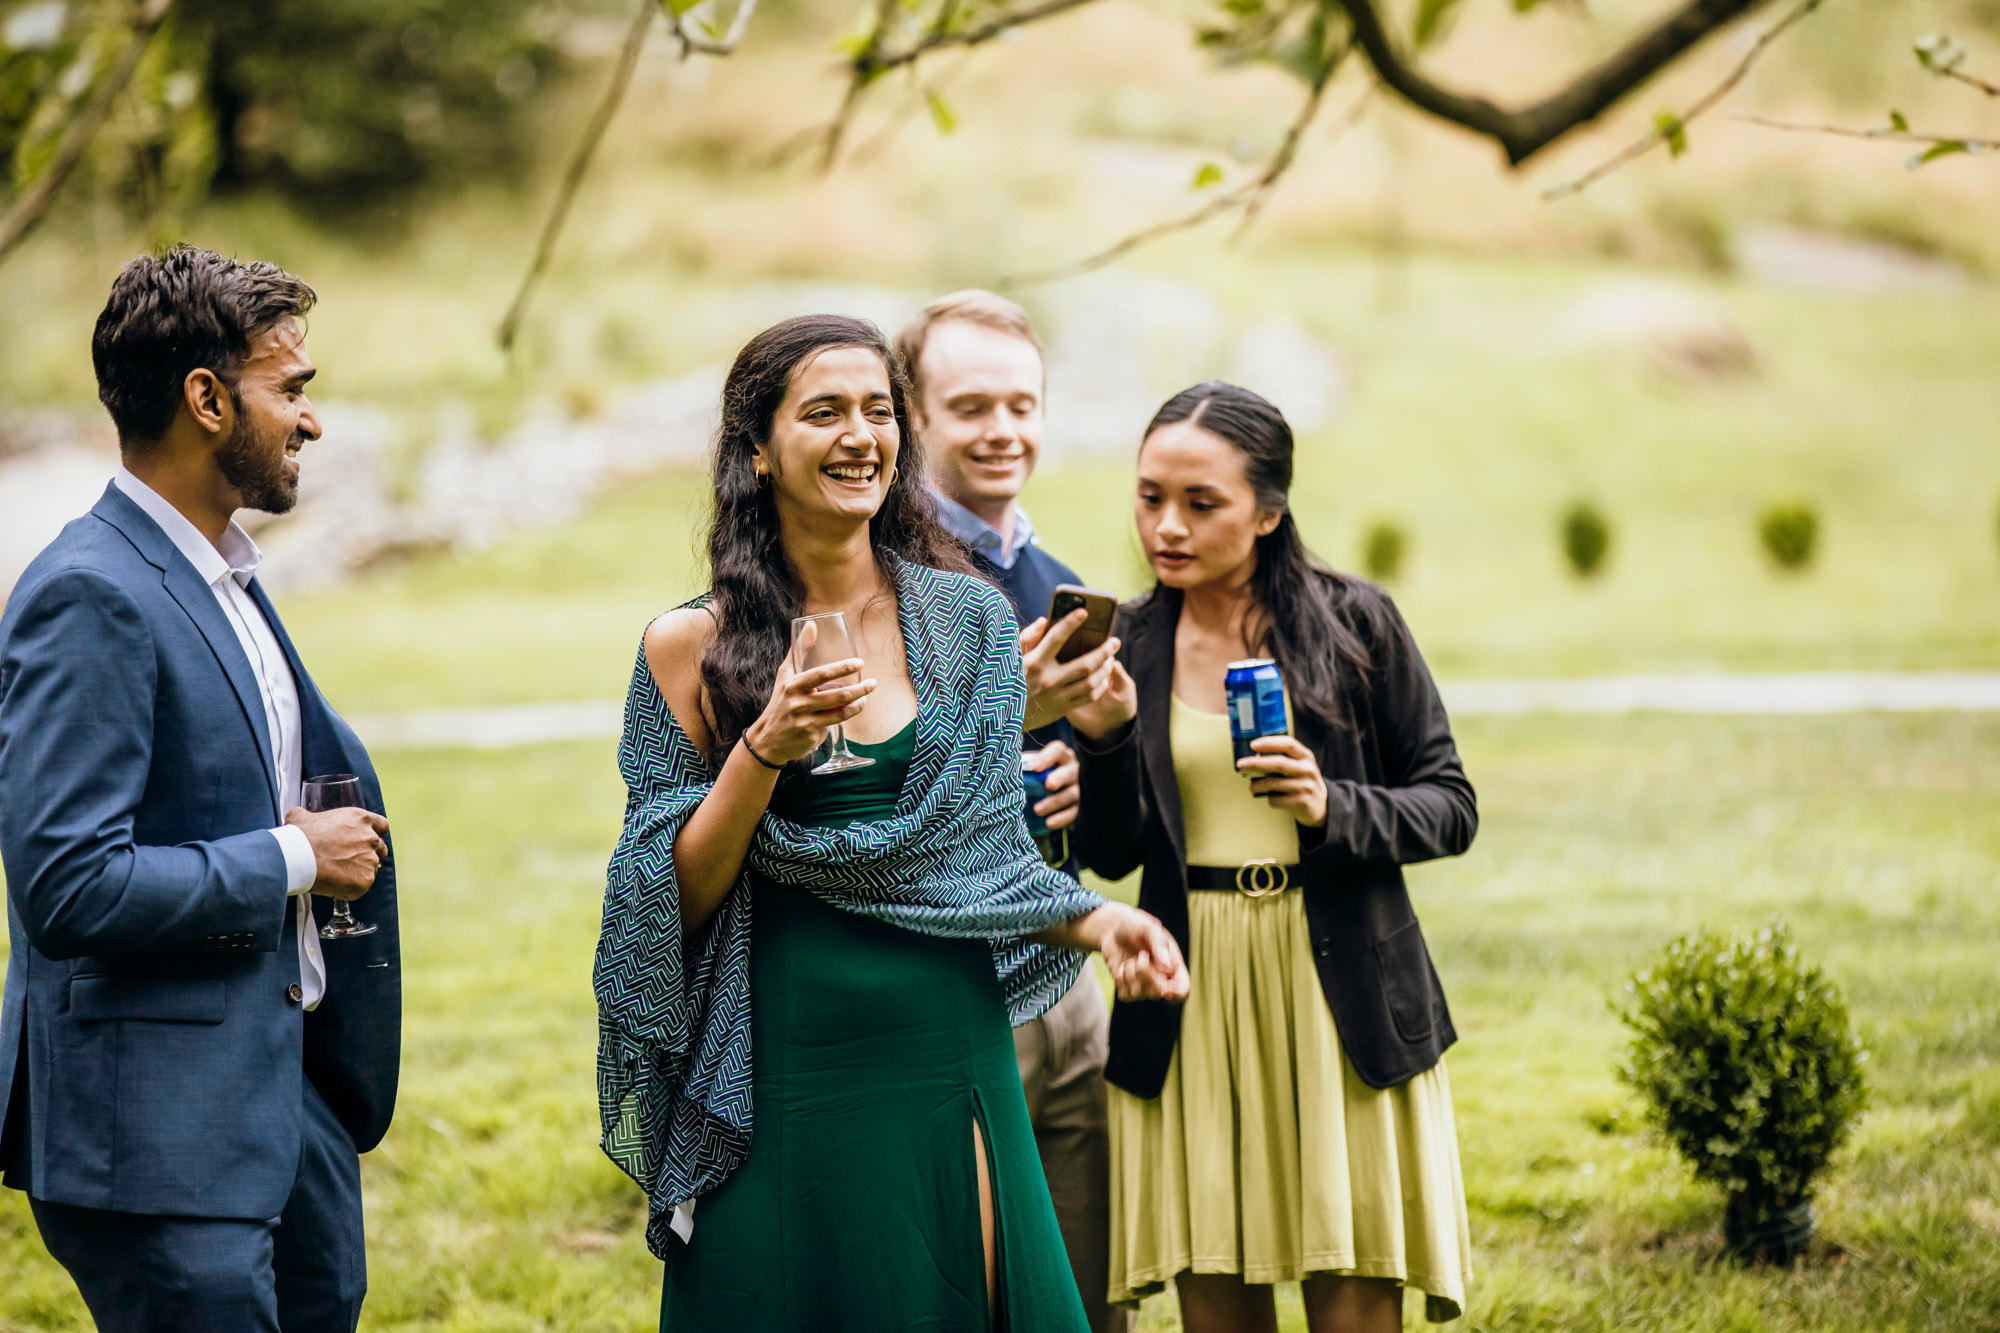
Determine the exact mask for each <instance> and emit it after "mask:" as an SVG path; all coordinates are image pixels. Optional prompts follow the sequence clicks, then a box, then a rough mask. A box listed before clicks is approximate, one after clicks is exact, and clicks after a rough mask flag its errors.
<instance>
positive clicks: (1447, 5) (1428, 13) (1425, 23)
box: [1410, 0, 1459, 46]
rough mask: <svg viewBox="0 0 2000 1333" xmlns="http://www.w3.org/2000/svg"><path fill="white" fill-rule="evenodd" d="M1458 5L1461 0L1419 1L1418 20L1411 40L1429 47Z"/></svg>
mask: <svg viewBox="0 0 2000 1333" xmlns="http://www.w3.org/2000/svg"><path fill="white" fill-rule="evenodd" d="M1458 4H1459V0H1417V19H1416V23H1415V24H1414V25H1413V26H1412V27H1411V29H1410V40H1411V41H1413V42H1415V43H1416V44H1417V45H1418V46H1429V45H1430V44H1431V43H1432V42H1433V41H1435V40H1437V36H1438V30H1439V29H1440V28H1442V27H1443V26H1444V21H1445V20H1446V19H1447V18H1449V17H1451V11H1452V10H1454V9H1456V8H1458Z"/></svg>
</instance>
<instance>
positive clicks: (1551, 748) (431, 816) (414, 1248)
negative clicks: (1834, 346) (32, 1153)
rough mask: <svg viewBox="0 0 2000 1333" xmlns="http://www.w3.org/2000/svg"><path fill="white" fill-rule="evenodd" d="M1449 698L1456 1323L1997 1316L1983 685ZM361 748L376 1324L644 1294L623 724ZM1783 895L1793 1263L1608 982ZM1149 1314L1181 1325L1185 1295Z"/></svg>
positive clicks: (1448, 971)
mask: <svg viewBox="0 0 2000 1333" xmlns="http://www.w3.org/2000/svg"><path fill="white" fill-rule="evenodd" d="M1459 732H1460V739H1461V743H1462V745H1463V748H1464V750H1465V753H1466V760H1467V764H1468V766H1469V768H1470V770H1471V772H1472V775H1473V777H1474V779H1475V781H1476V782H1477V783H1478V785H1479V788H1480V791H1481V796H1482V806H1483V809H1484V827H1483V829H1482V832H1481V835H1480V839H1479V841H1478V843H1477V844H1476V845H1475V846H1474V848H1473V851H1472V853H1471V854H1470V855H1469V856H1467V857H1465V858H1464V859H1462V860H1459V861H1455V862H1449V863H1445V864H1441V865H1438V866H1434V867H1429V868H1424V869H1421V870H1419V871H1417V872H1415V874H1414V876H1413V887H1414V892H1415V895H1416V899H1417V903H1418V908H1419V911H1420V912H1421V913H1422V915H1423V917H1424V921H1425V927H1426V930H1427V932H1428V933H1429V935H1430V937H1431V940H1432V945H1433V949H1434V951H1435V953H1436V956H1437V961H1438V966H1439V970H1440V971H1441V973H1442V975H1443V978H1444V982H1445V986H1446V989H1447V991H1448V992H1449V994H1450V996H1451V999H1452V1002H1453V1008H1454V1015H1455V1018H1456V1020H1457V1024H1458V1027H1459V1029H1460V1031H1461V1033H1462V1034H1463V1039H1462V1042H1461V1044H1460V1045H1459V1047H1458V1048H1457V1049H1456V1050H1455V1051H1454V1052H1453V1054H1452V1057H1451V1059H1452V1081H1453V1086H1454V1089H1455V1093H1456V1097H1457V1105H1458V1112H1459V1128H1460V1134H1461V1138H1462V1143H1463V1151H1464V1158H1465V1168H1466V1181H1467V1190H1468V1194H1469V1198H1470V1203H1471V1211H1472V1227H1473V1241H1474V1248H1475V1261H1476V1264H1477V1266H1478V1274H1477V1277H1476V1279H1475V1281H1474V1284H1473V1289H1472V1307H1471V1310H1470V1317H1469V1319H1468V1321H1467V1327H1470V1328H1475V1329H1495V1330H1500V1329H1505V1330H1509V1331H1510V1333H1511V1331H1513V1330H1524V1329H1525V1330H1538V1329H1548V1330H1558V1329H1560V1330H1597V1329H1605V1330H1609V1329H1614V1328H1616V1329H1646V1330H1653V1329H1661V1330H1669V1329H1672V1330H1679V1329H1686V1330H1702V1331H1703V1333H1706V1331H1708V1330H1716V1329H1729V1330H1743V1331H1745V1333H1748V1331H1749V1330H1771V1331H1772V1333H1779V1331H1781V1330H1782V1331H1784V1333H1793V1331H1798V1333H1804V1331H1805V1330H1834V1329H1896V1330H1903V1329H1909V1330H1915V1329H1934V1330H1953V1331H1954V1333H1957V1331H1959V1330H1968V1329H1981V1328H1991V1327H1994V1324H1995V1312H1996V1311H2000V1067H1996V1058H2000V991H1996V990H1995V988H1994V987H1993V984H1992V978H1993V976H1994V975H1995V973H1996V970H2000V943H1996V927H2000V908H1996V905H1995V903H1996V900H1995V897H1994V893H1993V890H1994V887H1995V882H1996V879H2000V825H1996V823H1995V821H1994V820H1993V819H1992V811H1993V809H1994V808H1995V802H1996V800H2000V720H1988V719H1973V718H1965V717H1938V718H1931V717H1911V718H1888V717H1852V718H1825V719H1796V720H1753V719H1688V718H1664V717H1657V718H1656V717H1640V718H1618V719H1614V718H1596V719H1551V718H1538V719H1515V720H1506V721H1498V720H1469V721H1467V722H1465V723H1463V724H1461V726H1460V728H1459ZM382 758H383V776H384V782H385V785H386V787H387V790H388V794H389V797H390V801H391V804H392V809H393V810H394V812H395V818H396V824H397V829H398V833H399V843H398V847H399V851H400V853H401V855H402V857H403V861H404V871H403V880H404V885H405V896H404V911H405V925H404V931H405V950H406V965H407V971H408V980H407V988H408V1019H407V1028H406V1032H407V1035H406V1039H405V1054H404V1074H403V1093H402V1101H401V1106H400V1110H399V1112H398V1115H397V1120H396V1125H395V1128H394V1129H393V1130H392V1131H391V1133H390V1135H389V1138H388V1140H387V1141H386V1143H385V1144H384V1145H383V1147H382V1148H381V1149H380V1150H379V1151H377V1152H375V1153H373V1154H371V1155H370V1156H369V1157H368V1158H367V1159H365V1162H364V1184H365V1188H366V1193H367V1207H368V1217H369V1233H370V1235H369V1245H370V1269H371V1273H372V1294H371V1296H370V1299H369V1305H368V1311H367V1317H366V1326H367V1327H369V1328H371V1329H381V1330H388V1329H401V1328H424V1329H461V1330H488V1329H493V1330H511V1329H520V1330H529V1329H554V1330H595V1329H642V1328H648V1327H651V1326H652V1321H653V1319H654V1317H655V1310H656V1301H657V1294H658V1293H657V1279H658V1268H657V1266H656V1265H655V1264H654V1262H653V1261H652V1260H651V1259H650V1257H649V1256H648V1255H647V1254H646V1253H645V1249H644V1246H643V1243H642V1241H641V1240H640V1235H639V1223H640V1217H641V1205H640V1200H639V1197H638V1193H637V1191H636V1190H635V1189H633V1188H632V1187H631V1186H630V1185H629V1184H627V1183H626V1182H625V1181H624V1179H623V1178H622V1177H621V1176H620V1175H619V1174H618V1173H617V1172H616V1171H615V1169H614V1168H612V1167H611V1166H610V1164H609V1163H608V1162H606V1161H605V1160H604V1159H603V1158H602V1157H601V1156H600V1155H599V1153H598V1151H597V1148H596V1142H595V1139H596V1129H595V1112H594V1106H593V1084H592V1069H593V1041H594V1009H593V1005H592V1001H591V996H590V988H589V971H590V957H591V949H592V945H593V942H594V938H595V933H596V926H597V918H598V911H599V896H600V889H601V880H602V870H603V863H604V859H605V856H606V853H607V852H608V850H609V847H610V844H611V842H612V839H613V838H614V836H615V834H616V830H617V823H618V818H619V813H620V809H621V799H622V791H621V789H620V787H619V784H618V781H617V777H616V774H615V772H614V771H613V767H612V762H611V759H612V756H611V753H610V747H609V746H607V745H603V744H575V745H560V746H545V747H538V748H533V749H523V750H518V751H512V752H503V753H483V754H482V753H465V752H449V751H436V752H400V753H392V754H387V755H384V756H383V757H382ZM1772 913H1782V914H1783V915H1785V916H1786V917H1787V918H1788V919H1789V920H1790V921H1791V922H1792V923H1793V925H1794V926H1795V928H1796V930H1797V932H1798V936H1799V942H1800V944H1801V947H1802V948H1803V949H1804V950H1805V951H1806V952H1807V953H1808V954H1809V955H1810V956H1812V957H1814V958H1817V959H1820V960H1823V961H1824V962H1825V963H1826V965H1827V967H1828V969H1829V971H1830V972H1831V974H1832V976H1833V977H1834V978H1835V979H1836V980H1837V981H1838V982H1839V983H1840V984H1841V985H1842V986H1843V987H1844V989H1845V991H1846V993H1847V995H1848V997H1849V1000H1850V1002H1851V1005H1852V1008H1853V1010H1854V1014H1855V1017H1856V1020H1857V1021H1858V1023H1859V1024H1860V1026H1861V1028H1862V1030H1863V1032H1864V1034H1865V1037H1866V1039H1867V1041H1868V1044H1869V1046H1870V1048H1871V1051H1872V1055H1873V1059H1872V1061H1871V1063H1870V1065H1869V1069H1870V1071H1871V1076H1872V1079H1873V1082H1874V1101H1873V1107H1872V1109H1871V1111H1870V1113H1869V1115H1868V1117H1867V1119H1866V1120H1865V1122H1864V1124H1863V1126H1862V1128H1861V1131H1860V1133H1859V1134H1858V1136H1857V1139H1856V1141H1855V1144H1854V1145H1853V1147H1852V1148H1851V1149H1850V1150H1849V1151H1848V1152H1847V1153H1846V1154H1845V1155H1844V1156H1843V1158H1842V1159H1841V1160H1840V1161H1839V1163H1838V1165H1837V1167H1836V1169H1835V1170H1834V1172H1833V1173H1832V1175H1831V1177H1830V1179H1829V1181H1828V1183H1827V1186H1826V1188H1825V1190H1824V1192H1823V1194H1822V1197H1821V1200H1820V1213H1821V1217H1822V1220H1823V1232H1824V1242H1823V1246H1822V1249H1821V1250H1820V1251H1819V1252H1818V1253H1817V1254H1816V1255H1815V1256H1814V1258H1813V1259H1812V1261H1811V1262H1809V1263H1807V1264H1806V1265H1804V1266H1803V1267H1801V1268H1799V1269H1797V1270H1795V1271H1788V1272H1759V1271H1746V1270H1743V1269H1741V1268H1738V1267H1736V1266H1735V1265H1733V1264H1730V1263H1727V1262H1722V1261H1720V1260H1719V1259H1718V1258H1717V1252H1718V1250H1719V1245H1720V1241H1719V1236H1718V1234H1717V1231H1716V1227H1717V1224H1718V1219H1719V1203H1718V1200H1717V1199H1716V1198H1714V1197H1713V1196H1712V1195H1710V1194H1709V1193H1708V1192H1706V1191H1705V1190H1703V1189H1700V1188H1697V1187H1695V1186H1694V1185H1693V1184H1692V1183H1690V1181H1689V1179H1688V1177H1687V1175H1686V1174H1685V1172H1684V1171H1683V1170H1682V1169H1681V1168H1680V1167H1679V1166H1678V1165H1677V1164H1676V1162H1675V1161H1674V1160H1673V1159H1672V1158H1671V1157H1670V1156H1669V1155H1668V1154H1667V1153H1666V1152H1665V1151H1664V1150H1662V1149H1661V1148H1660V1147H1658V1146H1657V1145H1656V1144H1655V1143H1654V1142H1653V1141H1652V1140H1650V1139H1649V1137H1648V1136H1647V1135H1646V1134H1645V1133H1644V1132H1643V1131H1642V1130H1640V1129H1639V1128H1638V1127H1637V1126H1636V1122H1635V1117H1634V1107H1633V1105H1632V1104H1631V1103H1630V1101H1629V1100H1628V1099H1627V1098H1626V1096H1625V1095H1624V1094H1623V1093H1622V1092H1621V1090H1620V1088H1619V1086H1618V1085H1617V1084H1616V1082H1615V1081H1614V1080H1613V1078H1612V1076H1611V1067H1612V1065H1613V1064H1614V1062H1615V1061H1616V1059H1617V1058H1618V1054H1619V1051H1620V1047H1621V1036H1620V1029H1619V1027H1618V1025H1617V1024H1616V1022H1615V1020H1614V1019H1613V1018H1612V1016H1611V1014H1610V1013H1609V1010H1608V1007H1607V1000H1608V997H1609V996H1611V995H1612V994H1613V993H1614V992H1615V991H1616V990H1617V988H1618V986H1619V984H1620V981H1621V979H1622V978H1623V977H1624V976H1625V975H1626V974H1627V973H1628V972H1629V971H1630V970H1631V969H1632V968H1634V967H1635V966H1637V965H1638V964H1639V963H1640V962H1641V961H1642V960H1643V959H1644V958H1645V957H1646V955H1647V954H1649V953H1650V951H1652V950H1653V949H1655V948H1656V947H1657V946H1658V945H1659V944H1661V943H1662V942H1664V940H1665V939H1667V938H1668V937H1669V936H1671V935H1673V934H1675V933H1678V932H1680V931H1682V930H1684V929H1687V928H1690V927H1692V926H1695V925H1697V924H1711V925H1732V924H1744V923H1754V922H1757V921H1760V920H1762V919H1764V918H1765V917H1766V916H1768V915H1770V914H1772ZM362 915H363V916H364V917H365V916H366V911H365V903H364V904H363V911H362ZM0 1271H5V1272H6V1273H8V1274H9V1278H8V1280H7V1281H6V1282H4V1283H0V1328H35V1329H42V1328H58V1329H69V1328H84V1327H87V1325H86V1324H85V1323H84V1321H83V1314H82V1310H81V1307H80V1305H79V1304H78V1303H77V1301H76V1300H75V1297H74V1295H73V1294H72V1293H71V1292H70V1290H69V1288H68V1284H67V1282H66V1280H65V1278H64V1275H63V1274H62V1273H61V1272H60V1270H58V1269H56V1268H55V1267H54V1265H53V1264H52V1263H51V1262H50V1261H49V1260H48V1259H47V1258H46V1257H45V1256H44V1255H43V1254H42V1252H41V1250H40V1247H39V1245H38V1243H37V1242H36V1240H35V1239H34V1233H33V1230H32V1224H31V1222H30V1220H29V1217H28V1213H27V1209H26V1207H25V1205H24V1203H23V1200H22V1199H21V1197H20V1196H19V1195H15V1194H6V1195H4V1196H0ZM1293 1308H1295V1306H1294V1307H1293ZM1146 1319H1147V1327H1148V1328H1149V1329H1166V1328H1172V1327H1174V1326H1175V1325H1174V1317H1173V1311H1172V1304H1171V1302H1170V1301H1161V1300H1156V1301H1154V1302H1153V1303H1152V1304H1151V1305H1150V1306H1149V1307H1148V1309H1147V1314H1146ZM1294 1326H1296V1319H1295V1317H1294Z"/></svg>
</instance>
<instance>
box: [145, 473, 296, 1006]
mask: <svg viewBox="0 0 2000 1333" xmlns="http://www.w3.org/2000/svg"><path fill="white" fill-rule="evenodd" d="M115 484H116V485H117V487H118V489H119V490H121V491H123V492H124V493H125V495H126V497H127V498H128V499H130V500H131V501H132V503H133V504H136V505H138V506H139V508H141V509H143V510H145V512H146V517H148V518H150V519H152V520H153V522H155V523H157V524H158V525H159V527H160V531H162V532H164V533H165V534H166V535H167V540H168V541H170V542H172V543H173V544H174V548H175V549H176V550H178V551H179V552H180V553H181V555H182V556H183V557H184V558H185V559H186V560H187V562H188V563H189V564H190V565H193V566H194V572H195V576H196V577H197V578H199V579H200V580H201V581H202V582H203V583H206V584H207V585H208V589H209V591H210V592H212V593H214V594H215V600H216V601H217V602H218V603H219V604H220V605H221V607H222V614H223V617H224V618H225V619H227V620H228V621H229V625H230V628H231V629H234V630H235V631H236V641H237V642H238V643H239V644H241V645H242V648H243V655H244V657H246V658H248V659H249V662H250V674H251V675H253V676H255V677H256V678H257V692H258V693H259V694H260V695H262V696H263V700H264V722H265V725H266V727H267V728H268V729H269V731H270V734H271V749H272V751H273V753H272V755H271V756H270V759H271V771H272V774H273V778H274V780H275V782H276V784H277V790H278V809H279V810H280V811H281V812H282V811H285V810H289V809H291V808H292V807H293V806H295V805H297V804H299V799H300V789H301V788H302V787H303V785H304V774H303V771H302V770H303V765H304V755H303V751H302V749H301V744H300V740H299V733H300V730H301V728H302V723H301V722H300V720H299V689H298V682H297V681H295V680H293V679H292V668H291V664H290V663H288V662H287V661H286V660H285V650H284V649H283V648H281V647H280V646H279V645H278V636H277V635H275V634H273V633H272V632H271V626H270V623H269V622H268V621H266V620H265V619H264V613H263V612H262V611H261V610H259V609H258V607H257V602H256V600H255V599H254V598H252V597H251V596H250V593H249V592H248V589H249V587H250V580H251V579H253V578H255V577H257V568H258V566H259V565H261V564H262V563H263V562H264V553H263V552H262V551H260V550H258V549H257V543H255V542H253V541H251V540H250V534H249V533H247V532H245V531H243V529H242V528H241V527H239V526H238V525H237V524H236V523H234V522H231V523H230V525H229V530H228V531H227V532H224V533H223V534H222V541H221V543H220V545H219V546H217V545H211V544H210V543H209V540H208V538H206V537H204V536H202V535H201V530H200V529H199V528H197V527H195V525H194V524H193V523H190V522H189V521H188V518H187V515H185V514H183V513H181V511H180V510H178V509H176V508H174V507H173V505H171V504H169V503H168V502H167V501H166V499H165V498H164V497H163V496H161V494H160V493H159V492H158V491H156V490H154V489H153V488H152V487H151V486H148V485H147V484H146V483H145V482H143V481H141V480H139V479H138V478H137V477H135V476H133V475H132V473H131V472H130V471H128V470H127V469H125V468H122V467H121V468H119V469H118V475H117V477H116V479H115ZM271 836H272V837H274V838H276V839H277V840H278V847H279V848H280V849H281V850H282V851H283V852H284V854H285V880H286V883H285V891H286V893H287V894H288V895H289V896H291V897H293V898H295V899H297V900H298V906H297V908H296V911H295V917H296V922H297V926H298V933H299V989H301V990H302V991H304V992H305V1007H306V1008H308V1009H312V1008H314V1007H316V1006H317V1005H318V1004H319V1002H320V1000H321V998H322V997H324V996H325V994H326V959H325V958H324V957H323V956H322V955H321V953H320V948H319V931H318V930H316V929H314V923H313V914H312V906H311V902H310V895H309V892H308V891H309V890H310V889H311V888H312V886H313V881H314V880H316V879H317V878H318V877H319V864H318V860H317V858H316V857H314V855H313V849H312V843H311V842H309V841H308V840H307V839H306V835H305V831H304V830H303V829H300V828H296V827H294V826H292V825H289V824H285V825H280V826H279V827H277V828H274V829H272V830H271Z"/></svg>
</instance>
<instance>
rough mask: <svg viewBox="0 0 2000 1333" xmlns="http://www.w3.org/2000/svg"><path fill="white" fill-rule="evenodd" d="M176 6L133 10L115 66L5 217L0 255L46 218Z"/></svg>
mask: <svg viewBox="0 0 2000 1333" xmlns="http://www.w3.org/2000/svg"><path fill="white" fill-rule="evenodd" d="M173 7H174V0H144V3H142V4H141V5H140V6H139V7H138V9H137V10H136V11H135V12H134V13H133V15H132V22H131V27H130V29H129V30H128V31H127V32H126V34H125V45H124V47H123V48H122V49H121V50H120V51H119V52H118V59H117V60H116V61H115V62H114V63H113V64H112V67H111V71H110V72H109V73H108V74H106V75H105V76H104V77H103V78H102V79H100V80H98V83H97V86H96V87H95V88H93V89H91V93H90V97H89V99H88V100H87V101H85V102H84V104H83V106H82V108H81V109H80V110H79V111H77V113H76V115H75V116H74V118H73V119H71V121H70V123H69V128H68V129H66V130H65V131H64V132H63V137H62V142H61V143H60V144H59V145H58V146H57V148H56V152H55V156H54V157H52V158H50V159H49V164H48V166H46V167H44V168H43V169H42V174H41V175H39V176H37V177H36V178H35V180H34V183H33V184H31V185H30V186H28V188H27V191H26V192H25V193H23V194H22V196H21V197H20V198H19V199H17V200H15V201H14V206H13V207H12V208H10V209H8V210H7V215H6V216H5V217H4V218H0V259H4V258H5V257H6V256H7V254H8V252H9V251H11V250H12V249H13V248H14V247H15V246H17V245H19V244H20V243H21V240H22V238H24V237H25V236H27V234H28V233H29V232H30V231H32V230H33V229H34V226H35V224H36V223H37V222H40V221H41V220H42V214H44V213H45V212H47V211H48V207H49V205H50V203H52V202H54V200H55V197H56V192H57V191H59V190H60V189H62V187H63V182H65V181H67V180H68V179H69V175H70V173H71V172H72V171H74V170H76V164H77V163H78V162H80V161H82V160H83V154H84V150H86V149H87V148H89V147H90V143H91V140H93V139H95V138H96V137H97V132H98V131H99V130H101V129H103V128H104V122H105V120H106V118H107V117H109V116H110V114H111V106H112V103H114V102H116V101H117V100H118V94H120V93H122V92H124V91H125V86H126V85H127V84H129V83H131V82H132V75H133V73H134V72H136V71H137V70H138V68H139V57H141V56H143V55H144V54H145V53H146V45H147V43H149V42H151V41H152V40H153V34H154V33H156V32H158V31H159V29H160V24H161V23H163V22H165V21H166V17H167V11H168V10H170V9H172V8H173Z"/></svg>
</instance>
